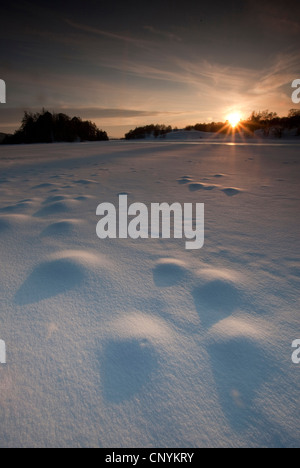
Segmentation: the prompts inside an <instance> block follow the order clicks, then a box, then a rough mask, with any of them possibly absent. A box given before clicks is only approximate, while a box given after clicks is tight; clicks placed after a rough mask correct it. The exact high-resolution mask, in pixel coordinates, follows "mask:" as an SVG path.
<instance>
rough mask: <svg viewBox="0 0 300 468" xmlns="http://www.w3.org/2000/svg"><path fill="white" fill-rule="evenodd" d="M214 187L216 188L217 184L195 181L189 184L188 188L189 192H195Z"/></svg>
mask: <svg viewBox="0 0 300 468" xmlns="http://www.w3.org/2000/svg"><path fill="white" fill-rule="evenodd" d="M215 188H217V185H209V184H203V183H200V182H196V183H193V184H190V185H189V190H190V191H191V192H196V191H198V190H214V189H215Z"/></svg>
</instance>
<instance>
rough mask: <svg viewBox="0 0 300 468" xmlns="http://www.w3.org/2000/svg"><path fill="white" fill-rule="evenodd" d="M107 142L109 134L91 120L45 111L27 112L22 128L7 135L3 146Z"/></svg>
mask: <svg viewBox="0 0 300 468" xmlns="http://www.w3.org/2000/svg"><path fill="white" fill-rule="evenodd" d="M107 140H108V136H107V133H106V132H104V131H103V130H100V129H99V128H98V127H97V126H96V124H94V123H93V122H91V121H89V120H86V121H84V120H82V119H81V118H80V117H73V118H71V117H69V116H68V115H66V114H63V113H59V114H52V113H51V112H48V111H46V110H44V109H43V110H42V112H40V113H39V112H38V113H31V112H25V113H24V117H23V119H22V124H21V127H20V128H19V129H18V130H16V132H15V133H14V135H6V136H5V138H4V139H3V140H2V144H21V143H53V142H80V141H107Z"/></svg>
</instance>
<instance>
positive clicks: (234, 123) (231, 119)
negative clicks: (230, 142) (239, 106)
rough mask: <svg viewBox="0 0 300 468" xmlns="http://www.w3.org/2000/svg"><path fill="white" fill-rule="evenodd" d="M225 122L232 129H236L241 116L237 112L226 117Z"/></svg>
mask: <svg viewBox="0 0 300 468" xmlns="http://www.w3.org/2000/svg"><path fill="white" fill-rule="evenodd" d="M227 120H228V122H229V124H230V126H231V127H232V128H236V127H237V126H238V124H239V123H240V121H241V120H242V116H241V114H240V113H239V112H234V113H232V114H229V115H228V117H227Z"/></svg>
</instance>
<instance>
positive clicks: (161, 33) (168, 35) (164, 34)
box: [144, 26, 182, 42]
mask: <svg viewBox="0 0 300 468" xmlns="http://www.w3.org/2000/svg"><path fill="white" fill-rule="evenodd" d="M144 29H145V30H146V31H149V32H150V33H152V34H155V35H157V36H161V37H164V38H166V39H169V40H171V41H176V42H182V39H181V37H179V36H177V35H176V34H172V33H170V32H168V31H161V30H159V29H156V28H154V27H153V26H144Z"/></svg>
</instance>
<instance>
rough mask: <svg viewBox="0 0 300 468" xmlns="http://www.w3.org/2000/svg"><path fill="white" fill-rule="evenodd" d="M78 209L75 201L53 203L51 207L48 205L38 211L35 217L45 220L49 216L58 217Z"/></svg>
mask: <svg viewBox="0 0 300 468" xmlns="http://www.w3.org/2000/svg"><path fill="white" fill-rule="evenodd" d="M75 207H76V202H75V200H69V201H64V202H63V201H59V202H56V203H51V204H50V205H46V206H44V207H43V208H41V209H40V210H38V211H37V212H36V213H35V214H34V216H35V217H37V218H44V217H47V216H57V215H60V214H64V213H69V212H71V211H72V210H73V209H74V208H75Z"/></svg>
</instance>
